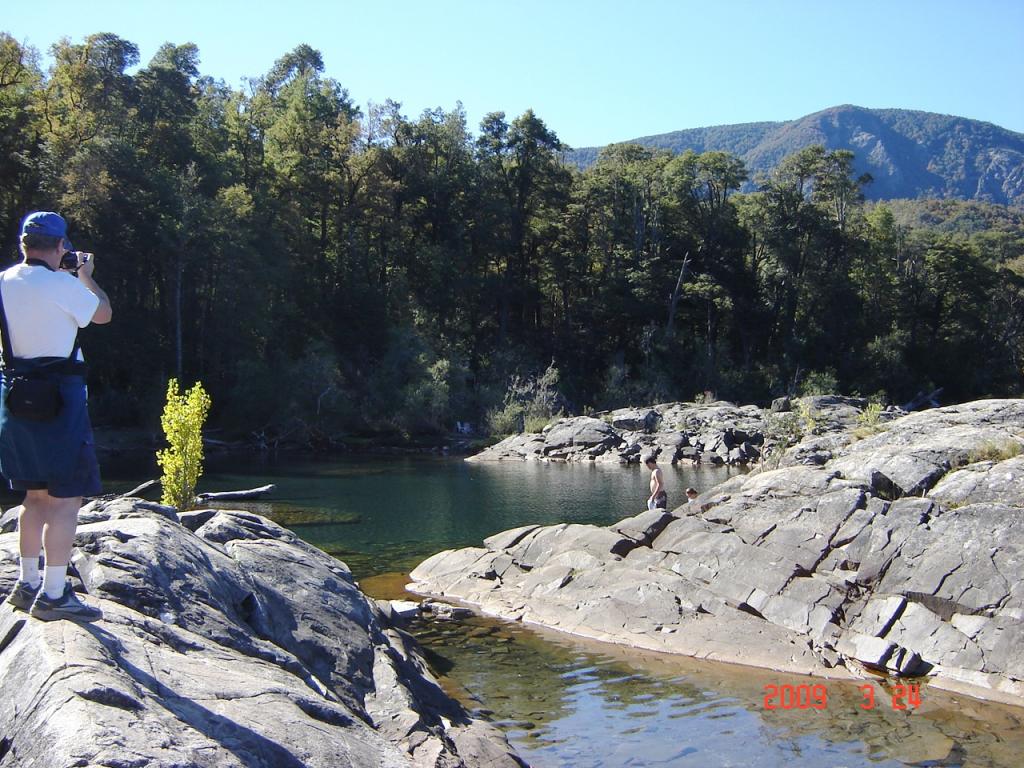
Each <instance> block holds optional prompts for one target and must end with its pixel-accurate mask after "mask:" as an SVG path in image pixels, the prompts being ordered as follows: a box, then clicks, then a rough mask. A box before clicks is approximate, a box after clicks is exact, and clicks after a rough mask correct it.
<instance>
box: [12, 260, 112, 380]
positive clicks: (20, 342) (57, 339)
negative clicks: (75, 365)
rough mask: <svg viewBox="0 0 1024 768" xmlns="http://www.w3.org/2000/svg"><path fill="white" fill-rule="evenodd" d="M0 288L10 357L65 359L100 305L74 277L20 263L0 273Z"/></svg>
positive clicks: (95, 297)
mask: <svg viewBox="0 0 1024 768" xmlns="http://www.w3.org/2000/svg"><path fill="white" fill-rule="evenodd" d="M0 290H2V291H3V298H4V313H5V314H6V315H7V329H8V331H9V333H10V337H11V351H12V352H14V356H15V357H27V358H31V357H67V356H68V355H70V354H71V349H72V347H73V346H74V344H75V336H76V335H77V333H78V329H79V328H84V327H85V326H87V325H88V324H89V321H90V320H92V316H93V315H94V314H95V313H96V308H97V307H98V306H99V305H100V299H99V297H98V296H97V295H96V294H95V293H93V292H92V291H90V290H89V289H88V288H86V287H85V286H84V285H83V284H82V282H81V281H80V280H79V279H78V278H77V277H73V276H72V275H69V274H68V273H67V272H52V271H50V270H49V269H47V268H46V267H44V266H38V265H31V264H25V263H24V262H22V263H21V264H16V265H14V266H13V267H11V268H10V269H7V270H5V271H4V272H0ZM78 359H79V360H82V359H83V358H82V350H78Z"/></svg>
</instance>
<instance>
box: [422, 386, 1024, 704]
mask: <svg viewBox="0 0 1024 768" xmlns="http://www.w3.org/2000/svg"><path fill="white" fill-rule="evenodd" d="M812 406H813V407H814V408H816V409H818V413H819V414H821V413H824V414H826V417H827V418H828V419H830V420H832V421H833V427H834V431H833V432H832V433H830V434H827V435H825V436H822V435H813V436H808V438H807V439H806V440H805V441H803V442H802V443H801V444H798V445H797V446H795V447H794V448H792V449H791V450H790V451H789V452H788V453H787V454H786V455H785V456H783V457H782V460H781V461H780V462H779V465H780V466H779V468H776V469H765V470H762V471H757V472H753V473H750V474H747V475H743V476H739V477H733V478H731V479H730V480H728V481H726V482H725V483H723V484H721V485H720V486H718V487H717V488H714V489H711V490H708V491H706V492H705V493H703V494H702V495H701V497H700V499H699V500H698V501H697V502H694V503H691V504H687V505H684V506H682V507H679V508H677V509H676V510H673V511H671V512H654V513H650V512H642V513H639V514H635V515H633V516H631V517H627V518H625V519H624V520H622V521H621V522H619V523H617V524H615V525H612V526H609V527H608V528H605V529H600V528H595V527H594V526H577V525H564V524H563V525H555V526H546V527H536V526H529V527H526V528H522V529H517V530H515V531H509V532H506V533H504V534H497V535H496V536H493V537H491V538H489V539H488V540H487V541H486V542H484V546H483V547H479V548H470V549H466V550H458V551H450V552H445V553H441V554H439V555H436V556H435V557H433V558H430V559H429V560H427V561H425V562H423V563H421V564H420V566H418V567H417V568H416V569H415V570H414V571H413V572H412V575H411V577H412V580H413V584H412V585H411V588H412V589H414V590H416V591H419V592H423V593H425V594H431V595H434V596H439V597H447V598H450V599H453V600H457V601H461V602H464V603H467V604H470V605H473V606H476V608H477V609H478V610H480V611H483V612H485V613H488V614H491V615H496V616H503V617H506V618H509V619H513V620H521V621H527V622H533V623H536V624H541V625H544V626H547V627H551V628H554V629H558V630H561V631H564V632H569V633H573V634H577V635H583V636H586V637H591V638H595V639H599V640H604V641H608V642H614V643H620V644H624V645H629V646H634V647H638V648H645V649H655V650H664V651H669V652H674V653H682V654H686V655H690V656H697V657H700V658H710V659H721V660H725V661H733V662H739V663H745V664H754V665H757V666H764V667H768V668H772V669H779V670H788V671H796V672H806V673H811V672H813V673H815V674H823V675H838V676H850V675H858V674H861V673H862V670H863V669H864V668H865V667H866V668H870V669H874V670H876V671H878V672H882V673H885V674H889V675H893V676H897V677H898V676H905V675H930V676H931V677H932V678H933V684H935V685H938V686H945V687H948V688H951V689H954V690H958V691H963V692H968V693H971V694H973V695H978V696H983V697H987V698H992V699H998V700H1001V701H1007V702H1010V703H1015V704H1018V705H1024V669H1022V666H1021V665H1022V662H1021V659H1022V658H1024V654H1022V653H1020V649H1021V648H1024V586H1022V585H1024V578H1022V577H1024V515H1022V514H1021V509H1022V504H1024V502H1022V501H1021V500H1022V499H1024V456H1020V455H1018V454H1021V453H1022V452H1024V451H1022V449H1024V401H1022V400H990V401H979V402H976V403H967V404H964V405H960V406H954V407H950V408H942V409H936V410H933V411H927V412H924V413H918V414H911V415H907V416H903V417H901V418H896V419H893V420H891V421H888V422H885V423H883V424H881V425H878V427H877V428H876V430H875V434H872V435H869V436H868V437H866V438H864V439H859V437H858V435H857V434H854V433H853V432H852V431H847V432H844V431H843V428H844V426H849V425H850V422H851V421H855V419H856V416H857V414H858V413H859V412H860V411H859V408H860V407H862V406H861V404H860V403H858V402H857V401H850V400H848V399H842V398H831V399H830V398H821V399H819V400H818V401H815V402H814V403H812ZM653 410H654V411H655V412H656V413H657V414H658V415H659V416H660V421H658V422H657V424H658V425H660V428H663V427H664V425H665V424H666V423H670V424H671V423H676V424H682V425H686V424H689V425H690V426H693V427H699V428H700V429H702V430H705V432H706V431H709V429H710V426H709V425H710V424H712V423H715V425H716V426H715V428H721V432H720V434H721V435H724V434H726V432H727V431H728V430H729V429H730V428H732V429H733V433H732V434H733V435H735V434H736V433H737V432H738V431H740V430H739V428H738V427H736V426H733V427H730V426H728V425H727V424H725V423H723V422H715V421H714V420H715V419H730V418H732V419H737V420H738V419H748V420H750V419H755V418H756V416H757V414H756V413H754V412H752V411H745V412H742V413H739V412H737V410H738V409H735V408H734V407H731V406H724V405H715V406H711V407H706V408H705V409H704V410H703V411H702V415H703V416H704V417H707V419H706V420H704V421H694V420H693V419H696V418H697V417H696V414H695V413H693V412H692V411H690V410H689V409H688V408H686V407H682V406H677V405H670V406H657V407H655V408H654V409H653ZM755 410H756V409H755ZM645 413H646V412H644V411H643V410H642V409H641V410H640V411H639V412H637V413H623V414H618V413H617V414H615V416H614V418H613V422H614V419H619V420H620V421H621V423H622V424H624V425H625V424H628V425H629V426H631V427H637V426H644V427H645V428H647V429H653V428H654V427H651V426H650V424H651V423H653V422H654V420H653V419H649V418H648V417H647V416H646V415H645ZM688 419H690V420H691V421H687V420H688ZM743 424H744V427H745V428H749V426H750V425H749V421H745V422H743ZM709 441H710V438H709ZM808 457H812V458H813V460H805V459H807V458H808Z"/></svg>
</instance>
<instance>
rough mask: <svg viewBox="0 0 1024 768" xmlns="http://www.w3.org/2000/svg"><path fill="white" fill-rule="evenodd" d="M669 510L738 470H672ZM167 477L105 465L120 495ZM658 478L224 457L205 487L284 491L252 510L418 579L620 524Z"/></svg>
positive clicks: (529, 468)
mask: <svg viewBox="0 0 1024 768" xmlns="http://www.w3.org/2000/svg"><path fill="white" fill-rule="evenodd" d="M664 469H665V470H666V471H665V474H666V483H667V485H668V491H669V494H670V496H669V502H670V505H671V503H672V502H673V500H674V501H675V503H677V504H679V503H682V499H683V491H684V489H685V488H686V487H687V486H688V485H692V486H694V487H696V488H698V489H701V490H703V489H706V488H709V487H711V486H713V485H715V484H717V483H719V482H721V481H722V480H724V479H725V478H726V477H728V476H729V475H730V474H731V473H735V472H736V470H735V469H731V470H730V469H728V468H725V467H718V468H687V469H675V468H673V467H671V466H666V467H665V468H664ZM155 476H156V470H155V469H152V470H147V468H146V467H145V466H135V465H132V464H130V463H126V462H124V461H121V462H107V463H105V465H104V481H105V485H106V487H107V488H108V489H110V490H122V489H124V490H127V489H129V488H131V487H133V486H134V485H136V484H137V483H138V481H139V478H140V477H141V478H143V479H145V478H147V477H155ZM649 477H650V474H649V473H647V472H645V471H643V470H641V469H640V468H638V467H632V468H622V467H618V466H594V465H592V464H586V465H570V464H550V465H548V464H538V463H535V462H530V463H521V462H514V463H513V462H499V463H474V462H466V461H462V460H461V459H456V458H420V457H417V458H408V459H387V460H381V459H380V458H346V459H332V460H319V461H318V460H301V459H288V460H285V461H278V462H269V461H261V460H260V459H259V458H258V457H249V458H243V459H240V458H238V457H233V458H230V457H221V458H217V457H214V458H212V459H211V460H209V461H208V462H207V471H206V474H205V475H204V477H203V481H202V483H201V486H200V488H199V490H200V491H220V490H237V489H239V488H251V487H254V486H259V485H264V484H266V483H273V484H275V485H276V486H277V490H276V491H275V493H274V495H273V497H272V499H271V500H270V501H268V502H267V503H260V502H257V503H248V504H245V505H241V506H244V507H246V508H248V509H251V510H253V511H256V512H259V513H261V514H264V515H266V516H267V517H271V518H273V519H274V520H276V521H278V522H280V523H281V524H282V525H286V526H288V527H290V528H292V529H293V530H295V531H296V532H297V533H299V534H300V535H301V536H302V538H304V539H305V540H306V541H308V542H310V543H312V544H315V545H316V546H318V547H320V548H321V549H323V550H324V551H325V552H329V553H330V554H332V555H335V556H336V557H338V558H340V559H341V560H344V561H345V562H346V563H347V564H348V566H349V568H351V569H352V573H353V574H354V575H355V577H356V578H357V579H360V578H363V577H366V576H373V575H376V574H380V573H386V572H390V571H409V570H411V569H412V567H413V566H415V565H416V564H417V563H419V562H420V561H421V560H423V559H425V558H427V557H429V556H430V555H432V554H434V553H436V552H440V551H441V550H443V549H450V548H452V547H466V546H479V545H480V542H481V541H482V540H483V539H484V538H485V537H487V536H490V535H491V534H494V533H497V532H499V531H504V530H507V529H509V528H515V527H517V526H520V525H526V524H527V523H540V524H544V525H550V524H554V523H562V522H573V523H594V524H596V525H609V524H611V523H614V522H616V521H618V520H621V519H622V518H623V517H628V516H630V515H635V514H638V513H640V512H642V511H643V510H644V509H645V508H646V506H645V505H646V501H647V496H648V485H647V484H648V481H649Z"/></svg>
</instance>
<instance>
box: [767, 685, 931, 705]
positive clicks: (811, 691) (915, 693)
mask: <svg viewBox="0 0 1024 768" xmlns="http://www.w3.org/2000/svg"><path fill="white" fill-rule="evenodd" d="M859 690H860V692H861V695H862V696H863V697H864V700H863V701H862V702H860V708H861V709H865V710H868V709H874V708H875V686H873V685H862V686H860V687H859ZM890 704H891V706H892V708H893V709H902V710H907V709H917V708H918V707H920V706H921V688H920V686H918V685H902V684H900V685H895V686H893V690H892V695H891V698H890ZM764 708H765V709H828V686H825V685H766V686H765V687H764Z"/></svg>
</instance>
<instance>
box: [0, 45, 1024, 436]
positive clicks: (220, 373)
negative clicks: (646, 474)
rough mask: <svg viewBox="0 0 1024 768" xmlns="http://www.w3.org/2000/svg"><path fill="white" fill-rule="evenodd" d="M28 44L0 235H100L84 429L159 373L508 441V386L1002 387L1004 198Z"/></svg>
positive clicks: (289, 431)
mask: <svg viewBox="0 0 1024 768" xmlns="http://www.w3.org/2000/svg"><path fill="white" fill-rule="evenodd" d="M51 53H52V62H53V63H52V65H50V66H49V67H48V68H47V71H43V69H42V66H41V63H40V62H41V57H40V56H39V54H38V52H36V51H34V50H32V49H30V48H27V47H25V46H23V45H21V44H20V43H19V42H18V41H16V40H14V39H13V38H12V37H11V36H9V35H0V144H2V147H0V164H2V178H3V184H2V186H0V233H2V238H3V239H2V244H0V246H2V253H3V255H4V258H5V261H6V262H10V261H12V260H13V259H15V258H16V254H17V248H16V244H17V235H18V226H19V222H20V219H21V217H22V216H23V215H24V213H25V212H26V211H29V210H33V209H53V210H58V211H60V212H62V213H63V214H64V215H65V216H66V217H67V218H68V219H69V222H70V225H71V232H72V236H73V239H74V242H75V244H76V247H78V248H80V249H83V250H90V251H94V252H96V253H97V268H96V277H97V280H98V281H99V283H100V285H102V286H103V287H104V288H105V289H106V290H107V291H108V293H109V294H110V296H111V300H112V303H113V306H114V309H115V318H114V323H113V324H111V325H110V326H106V327H100V328H89V329H87V331H86V332H85V333H84V334H83V335H84V339H83V342H84V346H85V350H86V353H87V355H88V357H89V360H90V362H91V364H92V374H91V378H90V381H91V392H92V400H93V404H94V406H93V407H94V411H95V414H96V418H97V420H98V421H103V422H106V423H108V424H154V423H155V422H156V420H157V418H158V414H159V410H160V403H161V401H162V398H163V394H164V392H165V390H166V382H167V379H168V378H169V377H170V376H175V375H176V376H179V377H180V378H181V379H182V380H183V381H184V382H185V383H186V384H187V383H189V382H191V381H194V380H197V379H201V380H202V381H203V382H204V384H205V386H206V388H207V390H208V391H209V392H210V393H211V395H212V398H213V403H214V407H213V414H212V419H213V420H214V422H215V423H216V424H218V425H220V426H221V427H224V428H226V429H228V430H232V431H234V432H236V433H239V434H250V433H256V432H258V433H262V434H265V435H268V436H272V437H273V436H287V437H288V438H289V439H294V440H299V441H304V442H308V443H310V444H314V445H323V444H327V443H328V442H329V441H330V440H331V439H332V438H334V437H337V436H341V435H345V434H354V433H373V434H385V433H393V434H404V435H409V434H416V433H424V432H431V431H441V430H447V429H451V427H452V426H453V424H454V423H455V422H456V421H469V422H472V423H473V424H476V425H481V424H486V423H487V415H488V414H490V415H491V417H492V420H494V419H496V420H497V421H498V422H503V423H499V424H496V427H497V428H499V429H503V428H504V429H507V428H508V421H509V418H508V417H509V415H510V414H511V416H512V419H513V421H514V419H515V418H517V416H516V415H517V414H519V413H521V410H522V409H521V408H519V406H518V403H519V402H520V401H527V400H529V401H531V402H534V403H536V402H542V403H543V407H544V408H546V409H548V410H549V411H552V412H554V411H557V410H559V409H563V410H565V411H566V412H576V413H579V412H584V411H586V410H588V409H597V408H606V407H613V406H620V405H626V404H630V403H635V404H641V403H652V402H656V401H664V400H688V399H692V398H693V397H694V396H695V395H698V394H699V393H703V392H705V391H708V390H710V391H712V392H714V393H716V394H717V396H719V397H722V398H730V399H735V400H739V401H744V402H758V401H760V402H764V401H766V400H767V399H769V398H771V397H773V396H777V395H779V394H782V393H787V392H801V391H814V390H836V391H842V392H844V393H855V392H859V393H861V394H864V395H872V396H877V397H878V398H880V399H889V400H891V401H895V402H901V401H902V400H904V399H908V398H910V397H912V396H913V395H914V394H915V393H916V392H918V391H919V390H930V389H932V388H934V387H939V386H941V387H944V388H945V394H944V399H945V400H946V401H947V402H948V401H957V400H964V399H968V398H974V397H980V396H986V395H1014V396H1017V395H1020V394H1021V390H1022V375H1024V370H1022V366H1024V233H1022V228H1021V221H1020V216H1019V213H1015V212H1014V211H1013V210H1010V209H1006V208H1005V207H1000V206H991V205H981V204H978V203H957V202H954V201H943V202H941V204H939V203H934V202H931V201H901V202H899V203H898V204H897V203H893V204H886V203H871V204H865V203H864V202H863V198H864V195H863V188H864V185H865V184H867V183H869V180H868V179H866V178H861V177H857V176H856V175H855V173H854V171H853V156H852V153H850V152H846V151H842V150H839V151H828V150H826V149H824V148H823V147H821V146H814V147H810V148H807V149H804V150H801V151H800V152H797V153H795V154H793V155H791V156H789V157H787V158H786V159H785V160H784V161H783V162H782V163H781V164H780V165H779V166H778V167H777V168H776V169H775V170H774V171H773V172H772V173H771V175H770V176H768V177H766V178H757V179H754V180H753V181H755V182H756V185H757V187H756V190H757V191H754V192H750V193H745V194H740V193H739V192H738V190H739V189H740V187H741V185H742V184H743V183H744V181H746V180H747V177H748V173H747V170H746V169H745V168H744V165H743V162H742V161H741V160H739V159H738V158H737V157H735V156H732V155H729V154H726V153H723V152H706V153H704V154H695V153H693V152H688V153H684V154H681V155H678V156H673V155H671V154H669V153H667V152H659V151H656V150H650V149H645V148H642V147H639V146H636V145H614V146H611V147H608V148H606V149H605V150H603V151H602V153H601V155H600V157H599V159H598V160H597V162H596V163H594V164H593V165H592V166H591V167H590V168H588V169H587V170H586V171H585V172H581V171H579V170H577V169H575V168H574V167H573V166H571V165H569V164H567V163H566V162H565V160H564V158H565V153H566V151H567V149H568V148H567V147H565V146H564V145H563V144H562V143H561V142H560V141H559V139H558V137H557V135H556V133H555V132H554V131H553V130H552V129H551V128H550V127H549V126H547V125H545V123H544V122H543V121H542V120H541V119H540V117H538V116H537V115H535V114H534V113H533V112H531V111H527V112H526V113H525V114H523V115H520V116H518V117H515V118H514V119H509V118H507V117H506V115H504V114H503V113H501V112H494V113H491V114H488V115H487V116H486V117H485V118H484V119H483V121H482V122H481V124H480V125H479V127H477V128H475V129H471V128H470V126H468V125H467V121H466V117H465V114H464V112H463V110H462V108H461V106H456V107H455V108H454V109H451V110H443V109H436V110H431V111H427V112H425V113H423V114H422V115H419V116H417V117H415V118H410V117H407V116H405V115H403V114H402V112H401V108H400V105H399V104H397V103H394V102H391V101H385V102H383V103H381V104H374V105H370V106H368V107H367V108H365V109H359V108H358V107H357V106H356V105H355V104H354V102H353V100H352V99H351V97H350V96H349V94H348V93H347V92H346V90H345V89H344V88H343V87H342V85H341V84H339V83H338V82H336V81H335V80H333V79H331V78H330V77H328V76H327V75H326V74H325V71H324V66H323V62H322V60H321V56H320V54H319V53H318V52H317V51H315V50H312V49H310V48H308V47H306V46H300V47H298V48H296V49H295V50H293V51H291V52H290V53H287V54H285V55H284V56H282V57H281V58H280V59H279V60H278V61H277V62H276V63H275V64H274V66H273V67H272V68H271V69H270V70H269V71H268V72H267V73H266V74H264V75H262V76H260V77H256V78H254V79H252V80H249V81H248V82H247V83H246V84H245V85H244V87H242V88H241V89H238V88H232V87H229V86H228V85H226V84H225V83H224V82H223V81H220V80H216V79H213V78H211V77H208V76H202V75H200V72H199V52H198V50H197V49H196V47H195V46H193V45H191V44H186V45H180V46H176V45H171V44H167V45H165V46H163V47H162V48H161V49H160V50H159V51H158V52H157V54H156V55H155V56H154V57H153V59H152V61H150V62H149V63H148V64H146V65H144V66H141V67H139V66H138V64H139V54H138V50H137V48H136V46H134V45H133V44H132V43H130V42H128V41H126V40H123V39H120V38H118V37H117V36H115V35H112V34H96V35H91V36H89V37H87V38H86V39H85V40H84V42H81V43H76V42H72V41H70V40H62V41H60V42H58V43H56V44H55V45H54V46H53V48H52V50H51ZM499 416H504V417H506V418H504V419H501V418H497V417H499Z"/></svg>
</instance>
